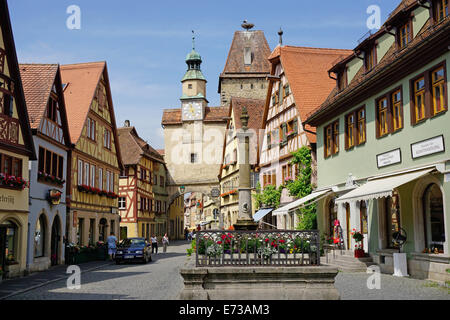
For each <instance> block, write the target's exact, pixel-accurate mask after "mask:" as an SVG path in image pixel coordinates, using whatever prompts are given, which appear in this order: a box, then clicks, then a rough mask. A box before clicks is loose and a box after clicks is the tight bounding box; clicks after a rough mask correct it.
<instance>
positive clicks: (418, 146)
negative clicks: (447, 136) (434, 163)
mask: <svg viewBox="0 0 450 320" xmlns="http://www.w3.org/2000/svg"><path fill="white" fill-rule="evenodd" d="M444 151H445V145H444V136H443V135H440V136H437V137H434V138H430V139H426V140H422V141H419V142H416V143H412V144H411V156H412V158H413V159H416V158H420V157H424V156H428V155H430V154H434V153H439V152H444Z"/></svg>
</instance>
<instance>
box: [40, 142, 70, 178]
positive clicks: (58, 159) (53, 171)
mask: <svg viewBox="0 0 450 320" xmlns="http://www.w3.org/2000/svg"><path fill="white" fill-rule="evenodd" d="M38 161H39V163H38V170H39V172H41V173H46V174H48V175H52V176H54V177H58V178H59V179H62V178H63V169H64V157H62V156H60V155H58V154H56V153H54V152H52V151H50V150H46V149H45V148H43V147H39V158H38Z"/></svg>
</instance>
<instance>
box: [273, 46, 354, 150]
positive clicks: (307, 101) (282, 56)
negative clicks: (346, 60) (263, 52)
mask: <svg viewBox="0 0 450 320" xmlns="http://www.w3.org/2000/svg"><path fill="white" fill-rule="evenodd" d="M351 53H352V51H351V50H344V49H328V48H307V47H294V46H283V47H281V46H277V47H276V48H275V49H274V51H273V53H272V54H271V55H270V57H269V59H270V62H271V63H272V73H271V74H272V75H274V74H275V68H276V65H277V63H278V62H281V64H282V66H283V70H284V73H285V75H286V77H287V81H288V83H289V86H290V88H291V91H292V94H293V96H294V101H295V104H296V107H297V109H298V112H299V116H300V120H301V121H302V123H303V122H304V121H305V120H306V118H307V115H308V114H309V113H311V112H313V111H314V110H315V109H316V108H318V106H319V105H320V103H322V102H323V101H324V100H325V99H326V98H327V97H328V95H329V94H330V92H331V91H332V90H333V89H334V88H335V86H336V80H333V79H331V78H330V77H329V76H328V70H329V69H330V68H331V66H332V64H333V62H334V61H336V60H337V59H340V58H343V57H345V56H347V55H349V54H351ZM270 89H271V87H269V90H270ZM269 95H270V92H269ZM268 103H269V100H267V102H266V104H267V106H266V112H267V110H268ZM265 117H266V115H265ZM305 129H306V130H307V132H306V134H307V136H308V139H309V141H310V142H313V143H314V142H316V137H315V135H314V134H311V133H309V132H308V131H311V132H315V128H313V127H310V126H305Z"/></svg>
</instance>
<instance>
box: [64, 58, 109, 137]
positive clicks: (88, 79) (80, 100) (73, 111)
mask: <svg viewBox="0 0 450 320" xmlns="http://www.w3.org/2000/svg"><path fill="white" fill-rule="evenodd" d="M105 66H106V62H104V61H102V62H90V63H80V64H71V65H62V66H61V76H62V83H63V84H65V85H66V87H65V89H64V99H65V101H66V109H67V117H68V119H69V131H70V137H71V141H72V143H74V144H75V143H77V141H78V139H79V138H80V136H81V132H82V131H83V127H84V124H85V122H86V118H87V115H88V112H89V109H90V107H91V103H92V100H93V98H94V95H95V89H96V88H97V85H98V82H99V81H100V77H101V75H102V73H103V71H104V69H105ZM111 118H112V117H111Z"/></svg>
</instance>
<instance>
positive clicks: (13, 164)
mask: <svg viewBox="0 0 450 320" xmlns="http://www.w3.org/2000/svg"><path fill="white" fill-rule="evenodd" d="M30 159H31V160H33V159H35V152H34V147H33V138H32V135H31V130H30V124H29V122H28V112H27V108H26V104H25V97H24V93H23V88H22V82H21V79H20V71H19V65H18V62H17V56H16V49H15V45H14V39H13V34H12V29H11V21H10V18H9V11H8V5H7V3H6V1H5V0H0V270H1V271H2V272H0V277H2V276H3V277H15V276H19V275H22V274H23V273H24V271H25V269H26V248H27V228H28V212H29V204H28V196H29V189H28V180H29V175H28V163H29V160H30Z"/></svg>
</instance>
